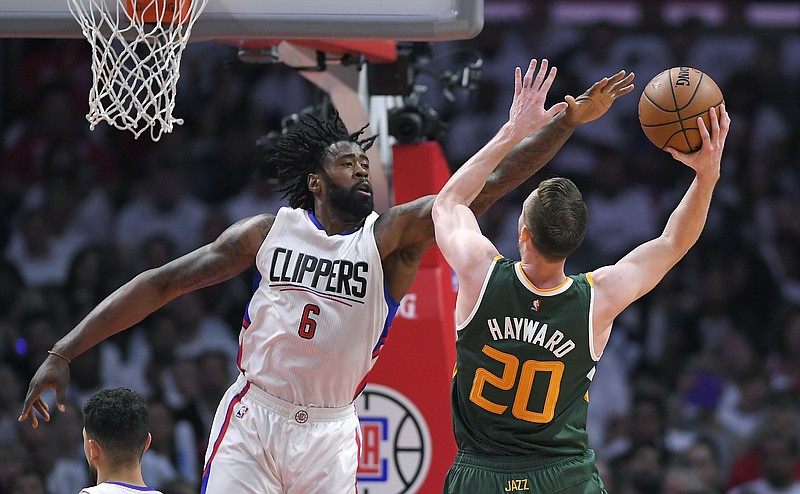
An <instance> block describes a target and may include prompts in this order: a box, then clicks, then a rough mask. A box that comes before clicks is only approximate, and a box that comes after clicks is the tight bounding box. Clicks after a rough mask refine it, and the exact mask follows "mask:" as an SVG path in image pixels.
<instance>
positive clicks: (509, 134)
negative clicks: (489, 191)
mask: <svg viewBox="0 0 800 494" xmlns="http://www.w3.org/2000/svg"><path fill="white" fill-rule="evenodd" d="M518 139H519V138H514V135H513V128H512V127H511V125H510V124H509V123H506V124H505V125H503V127H501V128H500V130H499V131H498V132H497V134H495V136H494V137H492V139H491V140H489V142H488V143H486V145H485V146H483V147H482V148H481V149H480V150H479V151H478V152H477V153H475V154H474V155H473V156H472V157H471V158H470V159H469V160H467V162H466V163H464V165H463V166H461V167H460V168H459V169H458V170H457V171H456V172H455V173H454V174H453V176H452V177H451V178H450V180H448V181H447V183H446V184H445V185H444V187H442V190H441V191H440V192H439V193H438V194H437V196H436V201H435V203H434V208H437V207H440V206H441V205H442V204H452V205H456V204H463V205H469V204H470V203H471V202H472V201H473V200H474V199H475V197H476V196H477V195H478V193H480V191H481V189H483V187H484V185H485V184H486V180H487V179H488V178H489V175H490V174H491V173H492V171H494V170H495V168H497V166H498V165H499V164H500V161H501V160H502V159H503V157H504V156H506V155H507V154H508V153H509V152H510V151H511V149H512V148H513V147H514V145H515V144H517V143H518V142H519V140H518Z"/></svg>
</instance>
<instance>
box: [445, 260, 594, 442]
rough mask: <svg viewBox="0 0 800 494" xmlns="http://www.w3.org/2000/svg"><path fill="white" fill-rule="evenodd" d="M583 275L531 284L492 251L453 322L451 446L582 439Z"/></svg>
mask: <svg viewBox="0 0 800 494" xmlns="http://www.w3.org/2000/svg"><path fill="white" fill-rule="evenodd" d="M592 300H593V297H592V281H591V275H589V274H580V275H575V276H570V277H568V278H567V279H566V280H565V281H564V283H563V284H562V285H560V286H558V287H556V288H552V289H548V290H543V289H539V288H537V287H535V286H534V285H533V283H531V282H530V281H529V280H528V279H527V277H526V276H525V274H524V272H523V271H522V268H521V265H520V264H519V262H516V261H513V260H510V259H506V258H503V257H498V258H496V259H495V260H494V261H493V263H492V266H491V267H490V269H489V273H488V275H487V277H486V280H485V281H484V285H483V288H482V290H481V294H480V296H479V299H478V302H477V304H476V306H475V308H474V309H473V311H472V313H471V314H470V315H469V317H468V318H467V320H466V321H465V322H464V323H463V324H461V325H460V326H459V327H458V339H457V341H456V348H457V358H456V372H455V374H454V376H453V387H452V410H453V427H454V431H455V439H456V443H457V445H458V448H459V450H461V451H465V452H470V453H474V454H479V455H490V456H503V455H530V456H536V455H542V456H548V457H552V456H559V455H564V456H567V455H579V454H583V453H584V452H585V451H586V449H587V448H588V440H587V435H586V414H587V411H588V405H589V403H588V390H589V384H590V383H591V380H592V377H593V376H594V372H595V364H596V363H597V360H598V359H599V358H600V356H599V355H597V354H596V352H595V351H594V345H593V340H592V322H591V321H592V319H591V313H592Z"/></svg>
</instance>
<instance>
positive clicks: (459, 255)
mask: <svg viewBox="0 0 800 494" xmlns="http://www.w3.org/2000/svg"><path fill="white" fill-rule="evenodd" d="M535 71H536V60H531V63H530V65H529V66H528V70H527V72H526V73H525V77H524V78H523V77H522V75H521V70H520V68H519V67H517V69H516V71H515V74H514V98H513V101H512V103H511V110H510V111H509V118H508V122H506V123H505V124H504V125H503V127H502V128H501V129H500V131H499V132H498V133H497V135H495V136H494V137H493V138H492V139H491V140H490V141H489V142H488V143H487V144H486V145H485V146H484V147H483V148H482V149H481V150H480V151H478V152H477V153H476V154H475V155H474V156H473V157H472V158H470V159H469V160H468V161H467V162H466V163H465V164H464V166H462V167H461V168H459V169H458V171H456V173H455V174H453V176H452V177H450V180H448V181H447V183H446V184H445V185H444V187H443V188H442V190H441V191H440V192H439V194H438V195H437V196H436V199H435V201H434V202H433V210H432V213H431V214H432V218H433V224H434V228H435V233H436V243H437V245H438V246H439V249H440V250H441V251H442V254H443V255H444V257H445V259H446V260H447V262H448V263H449V264H450V266H451V267H452V268H453V270H454V271H455V273H456V277H457V278H458V283H459V294H458V299H457V301H456V319H457V322H461V321H463V320H464V319H465V318H466V316H467V314H468V313H469V311H470V310H471V307H472V306H473V305H474V303H475V301H476V300H477V297H478V293H479V291H480V287H481V282H482V280H483V278H484V276H485V274H486V271H487V269H488V267H489V265H490V263H491V261H492V259H493V258H494V257H495V256H496V255H497V249H496V248H495V247H494V245H492V243H491V242H490V241H489V239H487V238H486V237H484V236H483V234H482V233H481V230H480V227H479V226H478V222H477V219H476V218H475V213H473V211H472V210H471V209H470V208H469V205H470V203H472V201H473V200H474V199H475V197H477V196H478V194H479V193H480V191H481V189H483V188H484V184H485V183H486V179H487V178H489V174H490V173H491V172H492V171H493V170H494V169H495V168H496V167H497V166H498V165H499V164H500V161H501V160H502V159H503V157H504V156H505V155H506V154H508V152H509V151H510V150H511V148H512V147H513V146H515V145H516V144H517V143H519V142H520V141H521V140H522V139H523V138H524V137H525V136H527V135H529V134H530V133H532V132H534V131H536V130H537V129H539V128H541V127H542V125H544V124H545V123H546V122H547V121H548V120H550V119H551V118H552V116H553V115H554V114H556V113H558V112H559V111H561V110H563V109H564V108H565V107H566V106H567V104H566V103H559V104H557V105H555V106H553V107H551V108H550V109H549V110H545V108H544V103H545V99H546V98H547V91H548V90H549V89H550V86H551V85H552V83H553V79H554V78H555V75H556V69H555V67H553V68H551V69H550V71H549V72H548V70H547V60H542V65H541V68H540V69H539V72H538V73H537V74H536V76H535V77H534V73H535ZM545 74H547V75H546V77H545Z"/></svg>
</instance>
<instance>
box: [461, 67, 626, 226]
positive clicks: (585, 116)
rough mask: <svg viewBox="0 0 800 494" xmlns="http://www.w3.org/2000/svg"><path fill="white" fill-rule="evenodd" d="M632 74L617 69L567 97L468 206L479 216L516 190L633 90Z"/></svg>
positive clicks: (493, 175)
mask: <svg viewBox="0 0 800 494" xmlns="http://www.w3.org/2000/svg"><path fill="white" fill-rule="evenodd" d="M634 77H635V75H634V73H633V72H631V73H629V74H628V73H626V72H625V71H624V70H620V71H619V72H617V73H616V74H614V75H612V76H610V77H604V78H602V79H600V80H599V81H597V82H595V83H594V84H592V86H591V87H590V88H589V89H587V90H586V91H584V93H583V94H581V95H580V96H578V97H577V98H574V97H572V96H567V97H566V98H565V101H566V103H567V108H566V110H565V111H563V112H561V113H559V114H558V115H556V116H555V117H554V118H553V119H552V120H550V122H548V123H547V125H545V126H544V127H542V128H541V129H539V130H538V131H536V132H534V133H532V134H531V135H529V136H527V137H526V138H525V139H523V140H522V142H520V143H518V144H517V145H516V146H514V148H513V149H512V150H511V151H510V152H509V153H508V154H507V155H506V156H505V158H504V159H503V161H502V163H501V164H500V166H499V167H497V169H496V170H495V171H494V172H493V173H492V174H491V175H490V176H489V179H488V180H487V181H486V186H485V187H484V188H483V189H482V190H481V192H480V194H478V196H477V197H476V198H475V200H474V201H472V203H471V204H470V208H471V209H472V210H473V211H475V214H476V215H478V216H480V215H481V214H483V213H484V212H486V211H487V210H488V209H489V207H490V206H491V205H492V204H494V203H495V202H497V200H498V199H500V198H501V197H503V196H504V195H506V194H508V193H509V192H511V191H512V190H514V189H515V188H516V187H518V186H519V185H520V184H521V183H523V182H524V181H525V180H527V179H528V178H530V177H531V176H533V175H534V174H535V173H536V172H538V171H539V170H541V169H542V168H543V167H544V166H545V165H546V164H547V163H549V162H550V160H551V159H553V156H555V155H556V153H557V152H558V151H559V150H560V149H561V147H562V146H563V145H564V143H565V142H567V139H569V138H570V136H572V133H573V132H575V129H576V128H578V126H579V125H583V124H585V123H589V122H591V121H593V120H597V119H598V118H600V117H601V116H603V115H604V114H605V113H606V112H607V111H608V109H609V108H611V105H612V104H613V103H614V101H615V100H616V99H617V98H619V97H621V96H624V95H626V94H628V93H630V92H631V91H633V79H634Z"/></svg>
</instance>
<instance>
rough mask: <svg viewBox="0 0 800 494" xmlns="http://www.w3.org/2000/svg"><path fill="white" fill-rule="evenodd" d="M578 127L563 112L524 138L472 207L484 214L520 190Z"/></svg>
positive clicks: (506, 157)
mask: <svg viewBox="0 0 800 494" xmlns="http://www.w3.org/2000/svg"><path fill="white" fill-rule="evenodd" d="M576 128H577V125H575V124H573V123H570V122H568V121H567V120H566V118H565V113H564V112H561V113H559V114H558V115H556V116H555V117H554V118H553V119H552V120H551V121H550V122H548V123H547V125H545V126H544V127H542V128H541V129H539V130H538V131H536V132H534V133H533V134H531V135H529V136H528V137H526V138H525V139H523V140H522V142H520V143H518V144H517V145H516V146H514V148H513V149H511V151H510V152H509V153H508V154H507V155H506V156H505V157H504V158H503V159H502V161H501V163H500V166H498V167H497V169H496V170H495V171H494V173H492V174H491V175H490V176H489V178H488V180H487V181H486V185H485V187H484V188H483V189H482V190H481V191H480V193H479V194H478V196H477V197H476V198H475V200H474V201H472V203H471V204H470V208H471V209H472V210H473V211H474V212H475V214H476V215H480V214H482V213H484V212H485V211H486V210H488V209H489V207H490V206H491V205H492V204H494V203H495V202H496V201H497V200H498V199H499V198H500V197H502V196H504V195H505V194H507V193H509V192H510V191H512V190H513V189H515V188H517V187H519V186H520V185H521V184H522V183H523V182H525V181H526V180H527V179H528V178H530V177H531V176H533V175H534V174H535V173H536V172H538V171H539V170H541V169H542V168H543V167H544V165H546V164H547V163H549V162H550V160H551V159H553V156H555V154H556V153H557V152H558V150H559V149H561V147H562V146H563V145H564V143H565V142H567V139H569V138H570V136H572V133H573V132H574V131H575V129H576Z"/></svg>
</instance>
